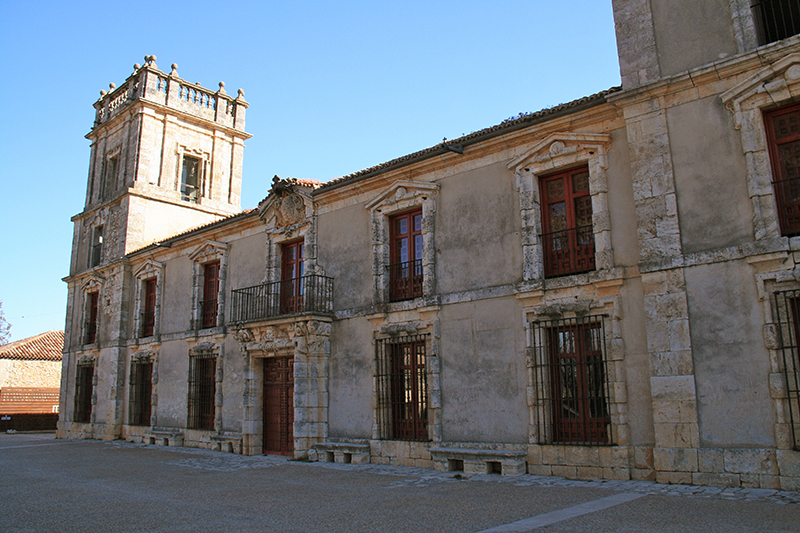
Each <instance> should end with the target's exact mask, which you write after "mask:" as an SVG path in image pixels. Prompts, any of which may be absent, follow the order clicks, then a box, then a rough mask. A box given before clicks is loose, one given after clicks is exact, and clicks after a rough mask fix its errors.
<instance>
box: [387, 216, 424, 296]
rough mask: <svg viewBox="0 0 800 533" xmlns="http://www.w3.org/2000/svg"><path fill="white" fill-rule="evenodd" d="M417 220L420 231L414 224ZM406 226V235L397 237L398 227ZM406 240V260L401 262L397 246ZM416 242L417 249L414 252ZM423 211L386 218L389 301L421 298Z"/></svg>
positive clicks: (401, 234)
mask: <svg viewBox="0 0 800 533" xmlns="http://www.w3.org/2000/svg"><path fill="white" fill-rule="evenodd" d="M417 220H419V227H417V225H416V222H417ZM401 221H405V222H406V227H407V228H408V229H407V231H406V232H404V233H399V231H398V228H397V226H398V223H400V222H401ZM403 239H407V240H408V242H407V259H406V261H403V258H402V257H401V253H400V252H399V250H398V243H399V242H400V241H401V240H403ZM417 239H419V242H420V249H419V250H417ZM422 240H423V238H422V208H421V207H420V208H416V209H413V210H411V211H406V212H404V213H398V214H394V215H391V216H390V217H389V263H390V264H389V265H388V268H389V301H390V302H399V301H402V300H411V299H413V298H419V297H420V296H422V281H423V276H422V256H423V253H424V244H423V242H422Z"/></svg>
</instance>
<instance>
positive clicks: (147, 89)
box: [70, 56, 250, 275]
mask: <svg viewBox="0 0 800 533" xmlns="http://www.w3.org/2000/svg"><path fill="white" fill-rule="evenodd" d="M145 59H146V61H145V64H144V65H143V66H139V65H138V64H137V65H135V66H134V72H133V74H131V76H130V77H129V78H128V79H127V80H125V82H124V83H123V84H122V85H121V86H120V87H115V86H114V85H113V84H112V85H111V86H110V88H111V91H110V92H108V93H106V92H105V91H101V96H100V99H99V100H98V101H97V102H96V103H95V104H94V107H95V110H96V114H95V121H94V126H93V127H92V130H91V132H89V134H88V135H87V136H86V137H87V138H88V139H89V140H90V141H92V146H91V157H90V160H89V177H88V184H87V187H86V203H85V206H84V209H83V212H82V213H80V214H79V215H76V216H75V217H73V219H72V220H73V222H75V233H74V241H73V249H72V264H71V268H70V274H71V275H75V274H77V273H79V272H81V271H84V270H86V269H89V268H93V267H96V266H98V265H100V264H106V263H109V262H111V261H114V260H115V259H118V258H119V257H121V256H123V255H125V254H126V253H128V252H131V251H133V250H136V249H138V248H141V247H143V246H146V245H148V244H151V243H153V242H157V241H158V240H160V239H164V238H166V237H169V236H171V235H175V234H178V233H181V232H183V231H186V230H187V229H189V228H192V227H196V226H200V225H203V224H207V223H210V222H214V221H216V220H219V219H220V218H222V217H225V216H228V215H232V214H235V213H238V212H239V211H240V210H241V207H240V205H241V200H240V194H241V183H242V157H243V151H244V141H245V139H248V138H249V137H250V135H248V134H247V133H245V132H244V123H245V111H246V109H247V107H248V104H247V102H246V101H245V99H244V92H243V91H241V90H239V94H238V97H236V98H232V97H231V96H228V95H227V94H226V92H225V89H224V83H220V85H219V90H218V91H216V92H212V91H210V90H208V89H205V88H203V87H201V86H199V85H196V84H193V83H188V82H186V81H185V80H182V79H181V78H180V77H178V70H177V65H175V64H173V65H172V71H171V72H170V73H169V74H165V73H164V72H161V71H160V70H158V68H157V66H156V62H155V61H156V57H155V56H147V57H146V58H145Z"/></svg>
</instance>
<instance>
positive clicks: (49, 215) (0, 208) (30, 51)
mask: <svg viewBox="0 0 800 533" xmlns="http://www.w3.org/2000/svg"><path fill="white" fill-rule="evenodd" d="M0 13H2V16H0V52H2V57H3V68H2V74H0V102H2V107H3V109H2V112H1V113H0V227H2V230H3V231H2V243H3V246H2V250H3V251H2V260H0V301H2V302H3V310H4V312H5V315H6V318H7V319H8V321H9V322H10V323H11V325H12V329H11V333H12V338H13V340H19V339H22V338H24V337H28V336H31V335H35V334H37V333H41V332H43V331H47V330H50V329H62V328H63V327H64V314H65V307H66V295H67V287H66V284H65V283H64V282H62V281H61V278H62V277H64V276H65V275H67V273H68V269H69V256H70V251H71V242H72V223H71V222H70V217H71V216H73V215H75V214H77V213H79V212H80V211H81V210H82V209H83V204H84V199H85V192H86V175H87V170H88V161H89V142H88V141H87V140H86V139H85V138H84V135H85V134H86V133H87V132H88V131H89V129H90V127H91V125H92V121H93V120H94V109H93V107H92V104H93V103H94V102H95V101H96V100H97V98H98V97H99V95H100V90H101V89H106V90H107V89H108V84H109V83H112V82H113V83H115V84H117V85H119V84H120V83H122V82H123V81H124V80H125V78H127V77H128V76H129V75H130V74H131V72H132V71H133V64H134V63H142V62H143V58H144V56H145V55H149V54H154V55H156V56H157V57H158V60H157V63H158V66H159V68H160V69H161V70H163V71H166V72H169V70H170V65H171V64H172V63H177V64H178V65H179V69H178V72H179V74H180V76H181V77H182V78H184V79H186V80H188V81H192V82H199V83H200V84H202V85H203V86H204V87H210V88H216V87H217V84H218V83H219V81H225V83H226V90H227V91H228V93H229V94H236V90H237V89H238V88H242V89H244V91H245V97H246V99H247V101H248V102H250V109H249V110H248V113H247V131H248V132H249V133H251V134H253V138H252V139H250V140H249V141H248V142H247V145H246V148H245V159H244V183H243V194H242V207H243V208H248V207H254V206H255V205H256V204H257V203H258V202H259V201H260V200H261V199H262V198H263V197H264V196H266V193H267V191H268V188H269V184H270V182H271V179H272V176H273V175H275V174H278V175H280V176H281V177H284V178H285V177H299V178H310V179H317V180H321V181H328V180H330V179H333V178H336V177H340V176H343V175H347V174H351V173H353V172H356V171H358V170H361V169H362V168H367V167H371V166H373V165H376V164H379V163H382V162H385V161H389V160H391V159H394V158H396V157H400V156H403V155H406V154H409V153H412V152H415V151H417V150H421V149H424V148H427V147H429V146H432V145H434V144H437V143H439V142H441V140H442V138H443V137H447V138H455V137H458V136H461V135H462V134H467V133H470V132H473V131H476V130H480V129H483V128H486V127H490V126H493V125H495V124H498V123H500V122H502V121H503V120H505V119H506V118H509V117H511V116H513V115H516V114H518V113H520V112H530V111H538V110H540V109H542V108H545V107H550V106H553V105H557V104H560V103H564V102H568V101H571V100H574V99H576V98H580V97H582V96H585V95H588V94H592V93H595V92H598V91H601V90H604V89H608V88H609V87H612V86H615V85H618V84H619V66H618V63H617V59H616V43H615V38H614V22H613V18H612V10H611V0H572V1H570V0H565V1H563V2H551V1H546V0H527V1H523V0H513V1H503V0H499V1H497V2H487V1H486V0H479V1H472V0H461V1H450V0H444V1H437V2H423V1H404V2H381V1H375V0H373V1H346V0H338V1H336V2H333V1H327V2H323V1H302V0H300V1H288V0H287V1H281V2H278V1H269V0H264V1H261V2H248V1H237V2H206V1H202V0H192V1H190V2H187V1H182V2H171V1H160V2H151V1H138V2H108V1H106V2H94V1H81V2H74V1H60V2H55V1H54V2H18V1H12V0H0Z"/></svg>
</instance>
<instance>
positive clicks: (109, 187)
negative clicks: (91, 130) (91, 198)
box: [102, 154, 119, 199]
mask: <svg viewBox="0 0 800 533" xmlns="http://www.w3.org/2000/svg"><path fill="white" fill-rule="evenodd" d="M118 173H119V154H117V155H115V156H113V157H109V158H108V161H107V162H106V172H105V176H104V177H103V191H102V196H103V199H107V198H110V197H111V195H112V194H114V191H116V190H117V174H118Z"/></svg>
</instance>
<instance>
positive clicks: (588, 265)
mask: <svg viewBox="0 0 800 533" xmlns="http://www.w3.org/2000/svg"><path fill="white" fill-rule="evenodd" d="M541 238H542V245H543V248H544V277H546V278H556V277H559V276H567V275H569V274H580V273H582V272H590V271H592V270H594V269H595V264H594V234H593V233H592V226H581V227H578V228H572V229H567V230H562V231H554V232H552V233H545V234H543V235H542V236H541Z"/></svg>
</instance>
